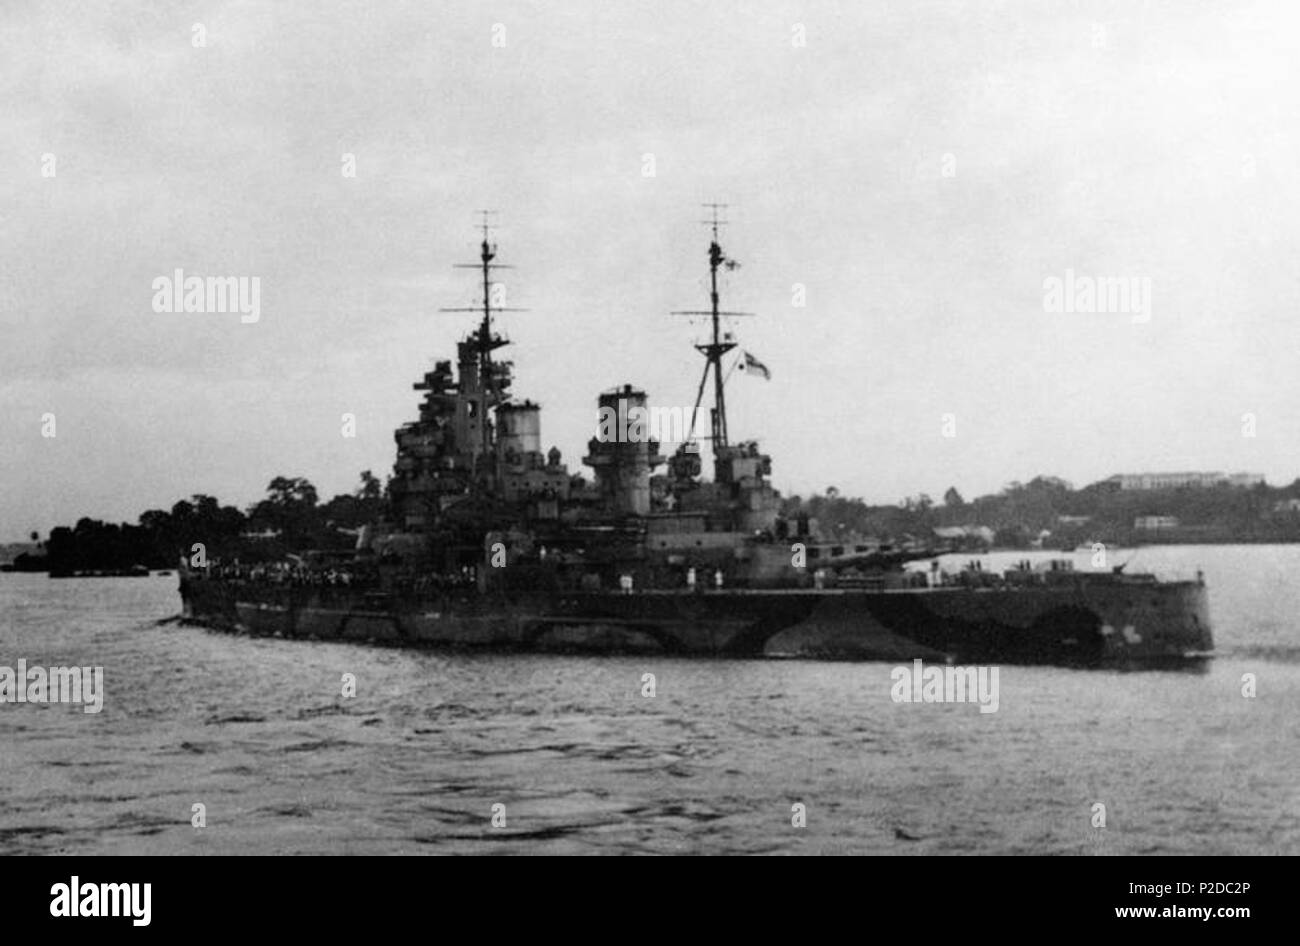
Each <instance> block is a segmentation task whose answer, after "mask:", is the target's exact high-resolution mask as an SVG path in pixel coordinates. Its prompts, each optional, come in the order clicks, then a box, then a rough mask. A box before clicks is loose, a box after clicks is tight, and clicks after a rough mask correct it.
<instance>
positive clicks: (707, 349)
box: [673, 204, 753, 460]
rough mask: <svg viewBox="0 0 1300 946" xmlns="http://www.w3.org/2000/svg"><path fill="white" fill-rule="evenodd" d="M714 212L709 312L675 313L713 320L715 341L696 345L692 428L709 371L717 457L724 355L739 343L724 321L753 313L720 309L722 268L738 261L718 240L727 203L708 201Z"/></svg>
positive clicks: (722, 432)
mask: <svg viewBox="0 0 1300 946" xmlns="http://www.w3.org/2000/svg"><path fill="white" fill-rule="evenodd" d="M704 206H705V207H707V208H709V209H710V210H711V211H712V212H713V218H712V219H711V220H705V221H703V223H705V224H707V225H709V226H711V227H712V229H713V240H712V242H710V243H709V302H710V306H709V309H708V311H698V310H697V311H684V312H674V313H673V315H707V316H709V318H710V320H711V323H712V331H713V336H712V341H711V342H709V343H708V344H704V345H696V346H695V348H696V349H697V350H698V351H699V352H700V353H701V354H703V355H704V357H705V362H704V373H703V374H702V375H701V376H700V387H699V390H698V391H697V392H696V394H695V406H694V407H693V408H692V409H691V427H690V429H691V431H692V432H693V431H694V430H695V419H696V417H697V416H698V414H699V410H700V403H701V402H702V401H703V399H704V386H705V384H707V383H708V380H709V374H710V372H712V374H713V409H712V411H711V412H710V421H711V423H710V434H711V438H710V439H712V441H713V455H714V458H715V460H716V458H717V456H718V451H719V450H720V449H722V448H725V447H726V446H727V400H726V390H725V386H724V384H723V378H722V356H723V355H725V354H726V353H727V352H729V351H731V350H732V349H733V348H735V347H736V343H735V342H733V341H731V340H730V338H729V337H727V336H723V335H722V330H721V320H722V319H723V318H724V317H725V318H732V317H735V316H749V315H753V313H752V312H723V311H721V310H720V309H719V308H718V304H719V300H718V267H719V266H723V265H725V266H726V267H727V268H728V269H734V268H735V266H736V262H735V260H730V259H727V257H726V256H725V255H724V254H723V252H722V247H721V245H719V243H718V227H719V226H722V225H724V224H725V223H726V221H725V220H719V219H718V211H719V210H722V209H724V208H725V207H726V206H727V205H726V204H705V205H704Z"/></svg>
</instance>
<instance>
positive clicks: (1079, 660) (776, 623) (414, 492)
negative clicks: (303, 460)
mask: <svg viewBox="0 0 1300 946" xmlns="http://www.w3.org/2000/svg"><path fill="white" fill-rule="evenodd" d="M710 206H712V205H710ZM706 223H711V225H712V239H711V241H710V243H709V247H708V267H709V286H710V297H709V306H708V308H707V309H702V310H691V311H686V312H683V313H679V314H684V315H690V316H697V317H700V318H701V319H702V320H703V321H704V325H705V328H706V331H707V336H706V338H705V339H704V340H703V341H702V342H698V343H697V344H695V348H696V349H697V350H698V351H699V353H700V354H701V355H703V357H704V366H703V371H702V374H701V376H700V381H699V386H698V389H697V392H696V396H695V403H694V407H693V409H692V411H691V416H690V418H689V424H688V425H687V426H686V427H685V430H686V431H687V433H688V436H686V437H685V438H684V439H682V440H681V441H680V442H679V443H678V444H677V446H676V449H674V450H673V451H672V452H671V453H667V454H665V452H663V449H662V448H663V446H664V444H663V443H661V442H660V441H659V440H656V439H654V437H653V436H651V435H650V433H649V432H647V430H646V429H645V425H644V423H642V422H641V421H642V419H643V418H644V417H645V416H646V414H647V410H648V407H649V406H650V404H649V398H648V395H647V393H646V392H645V391H643V390H641V389H639V388H637V387H635V386H634V385H632V384H630V383H627V384H623V385H621V386H617V387H614V388H612V389H609V390H607V391H604V392H603V393H600V394H599V395H598V396H597V408H598V413H597V417H598V418H600V419H601V423H600V424H599V425H598V430H597V436H595V437H593V438H592V439H591V441H590V442H589V444H588V451H587V456H585V457H584V458H583V461H582V462H583V464H584V465H585V466H586V467H588V468H589V469H590V471H591V476H590V479H588V478H587V477H586V476H584V475H582V474H575V473H571V472H570V470H569V468H568V465H567V464H566V463H565V462H563V456H562V455H561V453H560V451H559V450H557V449H556V448H555V447H551V448H550V449H549V450H547V451H546V452H543V450H542V440H541V406H540V405H539V404H537V403H535V402H534V401H531V400H527V399H520V398H518V397H516V396H515V395H514V394H513V393H512V391H511V387H512V385H513V382H514V365H513V362H511V361H507V360H504V359H502V358H501V357H499V355H498V352H499V351H500V350H501V349H502V348H503V347H504V346H506V345H508V344H510V343H509V342H508V341H507V340H506V339H505V338H503V337H502V336H501V335H500V334H499V332H498V330H497V325H496V320H497V316H498V314H499V313H500V312H502V311H507V310H504V309H503V308H501V307H499V306H496V305H494V299H493V291H492V290H493V274H494V272H495V270H496V269H497V268H498V267H499V266H500V265H501V264H499V263H497V262H496V257H497V246H496V244H494V243H492V242H491V241H490V232H489V228H488V226H487V223H486V220H485V222H484V225H483V239H482V243H481V245H480V247H479V259H478V261H477V263H472V264H462V265H466V266H470V267H473V268H474V269H477V270H478V271H479V273H480V274H481V278H482V291H483V298H482V301H481V303H479V304H477V305H475V306H474V307H473V308H472V309H447V310H444V311H451V312H457V311H460V312H465V311H472V312H473V313H474V314H475V315H476V317H477V319H476V321H477V327H476V328H475V329H474V330H473V331H471V332H470V333H468V335H467V336H465V337H464V338H463V339H462V340H461V341H460V342H459V343H458V345H457V352H456V354H457V361H456V365H455V368H454V369H453V366H452V364H451V362H450V361H437V362H435V364H434V367H433V369H432V370H431V371H428V372H426V373H425V375H424V376H423V378H422V379H421V380H420V381H419V382H417V383H416V384H415V385H414V388H415V390H417V391H420V392H423V400H422V402H421V404H420V407H419V417H418V419H417V420H415V421H412V422H410V423H407V424H405V425H404V426H402V427H401V428H399V429H398V430H397V431H396V433H395V439H396V447H397V451H396V454H397V455H396V462H395V464H394V467H393V473H392V477H391V478H390V480H389V485H388V489H387V493H386V512H385V513H384V514H383V516H382V517H381V518H380V519H379V520H377V521H375V522H373V523H371V524H369V525H367V526H365V527H363V528H362V529H361V530H360V534H359V535H358V537H357V543H356V548H355V550H353V551H350V552H348V553H346V554H345V555H337V554H336V555H334V556H328V555H326V554H325V553H320V552H312V551H310V550H304V551H303V553H302V554H301V555H297V556H294V557H293V560H292V562H281V563H259V564H258V565H255V566H250V565H247V564H241V563H239V562H218V561H208V562H206V563H205V564H204V565H203V566H202V567H195V566H192V565H187V564H185V563H184V560H182V568H181V571H180V595H181V599H182V618H183V620H185V621H186V622H190V623H197V624H200V625H203V626H206V627H209V628H212V629H216V630H221V631H232V632H240V633H248V634H252V635H271V636H278V637H284V638H299V639H306V640H349V641H364V642H373V643H387V644H394V645H406V646H429V647H450V648H491V649H497V650H507V651H508V650H525V651H574V652H589V653H602V654H603V653H662V654H675V655H683V656H693V655H699V656H713V657H805V658H821V659H850V660H853V659H856V660H913V659H924V660H931V661H948V662H955V661H962V662H989V663H992V662H1009V663H1051V664H1066V665H1083V666H1091V665H1111V664H1130V663H1137V664H1148V663H1157V662H1169V661H1187V660H1192V661H1196V660H1200V659H1201V658H1203V657H1205V656H1207V655H1209V654H1210V652H1211V651H1212V650H1213V639H1212V634H1211V628H1210V621H1209V614H1208V606H1207V592H1206V588H1205V582H1204V579H1203V577H1202V576H1200V575H1199V574H1198V575H1197V578H1196V579H1195V580H1179V581H1171V580H1161V579H1158V578H1157V577H1155V576H1153V575H1149V574H1127V573H1125V571H1124V569H1123V568H1122V567H1120V568H1112V569H1105V570H1101V571H1087V570H1083V569H1078V570H1076V569H1075V568H1073V567H1072V563H1071V562H1070V561H1069V560H1052V561H1046V562H1040V563H1038V564H1037V565H1036V566H1035V565H1031V564H1030V563H1029V562H1028V561H1025V562H1021V563H1019V564H1018V565H1017V566H1016V567H1015V568H1013V569H1010V570H1007V571H1004V572H1002V573H1000V574H998V573H994V572H991V571H988V572H986V571H984V570H983V569H982V568H980V567H979V565H978V563H972V564H971V565H969V566H967V567H965V568H963V569H959V570H956V571H954V572H949V571H947V570H946V569H944V568H942V567H941V566H940V560H939V556H940V555H941V554H942V553H944V552H945V551H947V550H946V549H944V548H943V547H940V546H927V545H920V544H916V543H915V542H903V543H891V542H886V541H866V542H859V543H854V544H847V543H845V542H842V541H840V542H837V541H835V537H834V536H832V537H830V538H829V539H828V538H827V537H825V536H823V535H819V534H817V530H816V528H815V527H814V524H813V523H810V522H809V520H808V519H807V518H806V517H804V516H793V517H786V516H783V515H782V513H781V508H782V507H781V502H780V495H779V493H778V492H777V491H776V490H775V489H774V488H773V486H772V485H771V480H770V477H771V472H772V461H771V457H770V456H768V455H766V454H764V453H763V452H762V451H761V450H760V448H759V443H758V441H756V440H737V441H733V440H732V438H731V434H730V431H729V430H728V426H727V405H726V396H727V378H726V377H724V375H723V362H724V357H725V356H727V355H728V353H729V352H731V351H732V350H733V349H735V348H736V347H737V342H736V340H735V336H734V334H733V333H731V332H728V331H724V330H723V325H724V320H728V319H730V318H731V317H733V316H736V315H742V314H746V313H733V312H728V311H725V310H723V309H722V308H721V304H720V299H719V288H718V283H719V279H718V276H719V270H720V269H723V268H726V269H730V268H734V267H733V266H732V265H731V261H730V260H729V259H728V258H727V256H726V255H725V254H724V252H723V249H722V246H721V243H720V234H719V223H720V221H719V219H718V216H717V207H716V206H715V207H714V214H713V219H712V220H711V221H706ZM763 370H765V369H763ZM706 392H710V393H711V398H710V399H709V400H711V403H707V402H706ZM706 409H707V418H706V417H705V415H704V413H703V411H705V410H706ZM610 418H616V419H617V422H616V423H609V424H607V423H605V422H604V421H605V420H607V419H610ZM706 419H707V432H706V429H705V425H704V421H705V420H706ZM629 421H630V423H629ZM697 422H698V425H699V428H700V429H699V430H698V431H697ZM664 439H666V438H664ZM706 439H707V440H708V441H709V445H710V448H711V449H710V451H709V453H710V454H711V460H712V471H711V472H712V477H711V478H707V477H705V476H704V451H703V449H702V443H701V441H703V440H706ZM927 560H928V561H929V567H928V568H926V567H924V566H925V564H926V561H927ZM918 566H919V567H918Z"/></svg>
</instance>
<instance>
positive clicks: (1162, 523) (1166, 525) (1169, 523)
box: [1133, 516, 1178, 532]
mask: <svg viewBox="0 0 1300 946" xmlns="http://www.w3.org/2000/svg"><path fill="white" fill-rule="evenodd" d="M1133 528H1134V529H1137V530H1139V531H1141V532H1154V531H1156V530H1158V529H1177V528H1178V517H1177V516H1138V517H1137V518H1136V519H1134V520H1133Z"/></svg>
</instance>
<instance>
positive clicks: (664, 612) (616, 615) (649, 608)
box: [181, 576, 1214, 665]
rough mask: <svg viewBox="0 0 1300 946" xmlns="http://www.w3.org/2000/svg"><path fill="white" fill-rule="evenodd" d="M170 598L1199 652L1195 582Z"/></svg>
mask: <svg viewBox="0 0 1300 946" xmlns="http://www.w3.org/2000/svg"><path fill="white" fill-rule="evenodd" d="M181 596H182V601H183V604H184V612H183V616H184V617H185V618H186V619H188V620H190V621H193V622H195V623H198V624H202V625H205V626H208V627H211V628H214V629H218V630H225V631H233V632H239V633H249V634H254V635H265V636H280V637H287V638H301V639H308V640H338V641H364V642H375V643H387V644H393V645H399V646H400V645H405V646H428V647H464V648H484V649H498V650H526V651H569V652H595V653H666V654H679V655H686V656H696V655H698V656H715V657H727V656H732V657H762V656H767V657H812V658H822V659H849V660H911V659H916V658H920V659H928V660H953V661H960V662H986V663H999V662H1006V663H1049V664H1070V665H1109V664H1117V663H1132V662H1138V663H1141V662H1162V661H1180V660H1187V659H1199V658H1200V657H1203V656H1205V655H1207V654H1208V653H1209V652H1210V651H1212V649H1213V646H1214V644H1213V638H1212V634H1211V630H1210V622H1209V614H1208V607H1207V602H1206V594H1205V587H1204V585H1203V584H1201V583H1200V582H1165V583H1158V584H1157V583H1146V584H1144V583H1133V584H1122V583H1115V584H1096V585H1092V584H1089V583H1087V582H1082V581H1081V582H1077V583H1066V584H1062V585H1059V586H1055V587H1053V586H1042V587H1036V588H1015V589H1011V588H965V587H945V588H916V589H899V590H839V589H833V590H831V589H828V590H771V591H768V590H739V589H738V590H711V591H697V592H687V591H645V592H637V593H634V594H616V593H608V592H605V593H601V592H582V593H567V594H566V593H553V594H538V593H533V594H516V595H511V594H506V593H502V594H499V595H478V594H474V593H471V592H461V593H452V594H441V595H420V596H416V595H405V596H399V595H382V594H374V593H370V594H362V593H359V592H355V591H352V590H350V589H343V588H324V589H321V588H300V587H283V586H275V585H265V584H256V583H246V582H242V581H227V580H221V579H206V578H196V577H192V576H183V577H182V579H181Z"/></svg>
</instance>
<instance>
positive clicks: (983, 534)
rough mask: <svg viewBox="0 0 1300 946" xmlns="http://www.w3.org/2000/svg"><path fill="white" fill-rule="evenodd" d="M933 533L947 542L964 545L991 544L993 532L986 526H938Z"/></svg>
mask: <svg viewBox="0 0 1300 946" xmlns="http://www.w3.org/2000/svg"><path fill="white" fill-rule="evenodd" d="M934 534H935V535H936V536H938V537H939V538H940V539H943V540H945V541H947V542H959V543H962V544H964V545H992V544H993V538H994V532H993V530H992V529H990V528H989V527H988V526H940V527H939V528H936V529H935V530H934Z"/></svg>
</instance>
